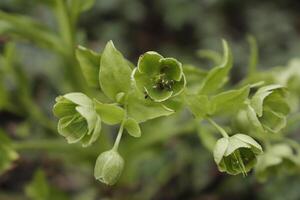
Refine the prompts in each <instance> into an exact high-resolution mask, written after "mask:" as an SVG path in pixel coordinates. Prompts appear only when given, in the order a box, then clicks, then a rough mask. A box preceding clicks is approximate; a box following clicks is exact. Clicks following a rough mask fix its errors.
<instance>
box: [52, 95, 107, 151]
mask: <svg viewBox="0 0 300 200" xmlns="http://www.w3.org/2000/svg"><path fill="white" fill-rule="evenodd" d="M53 112H54V115H55V116H56V117H58V118H59V122H58V132H59V134H61V135H62V136H64V137H65V138H66V139H67V141H68V142H69V143H76V142H79V141H80V142H81V144H82V146H83V147H86V146H89V145H91V144H92V143H93V142H95V141H96V139H97V138H98V136H99V134H100V130H101V119H100V116H99V115H98V114H97V113H96V111H95V109H94V105H93V101H92V100H91V99H90V98H89V97H87V96H86V95H84V94H82V93H69V94H66V95H64V96H59V97H57V98H56V104H55V105H54V107H53Z"/></svg>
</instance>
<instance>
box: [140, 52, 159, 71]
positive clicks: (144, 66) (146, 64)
mask: <svg viewBox="0 0 300 200" xmlns="http://www.w3.org/2000/svg"><path fill="white" fill-rule="evenodd" d="M161 58H163V57H162V56H161V55H160V54H158V53H156V52H154V51H148V52H146V53H144V54H143V55H142V56H140V57H139V60H138V70H139V72H141V73H145V74H147V75H149V76H152V75H155V74H158V73H159V66H160V62H159V61H160V59H161Z"/></svg>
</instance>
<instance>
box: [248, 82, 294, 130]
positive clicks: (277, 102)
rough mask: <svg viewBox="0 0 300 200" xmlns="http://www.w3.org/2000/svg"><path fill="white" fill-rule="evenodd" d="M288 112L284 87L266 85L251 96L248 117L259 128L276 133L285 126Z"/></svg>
mask: <svg viewBox="0 0 300 200" xmlns="http://www.w3.org/2000/svg"><path fill="white" fill-rule="evenodd" d="M289 112H290V107H289V104H288V102H287V98H286V91H285V88H284V87H282V86H281V85H268V86H265V87H262V88H260V89H259V90H258V91H257V92H256V93H255V94H254V96H253V97H252V99H251V103H250V105H249V107H248V118H249V120H250V122H251V123H252V124H253V125H254V126H256V127H257V128H259V129H260V130H264V131H267V132H271V133H277V132H279V131H280V130H281V129H283V128H284V127H285V126H286V116H287V115H288V114H289Z"/></svg>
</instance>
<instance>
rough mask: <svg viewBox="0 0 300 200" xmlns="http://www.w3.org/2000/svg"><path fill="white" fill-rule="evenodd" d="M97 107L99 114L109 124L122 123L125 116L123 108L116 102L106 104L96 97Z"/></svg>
mask: <svg viewBox="0 0 300 200" xmlns="http://www.w3.org/2000/svg"><path fill="white" fill-rule="evenodd" d="M94 104H95V109H96V112H97V113H98V115H100V117H101V119H102V121H103V122H104V123H106V124H109V125H114V124H118V123H120V122H121V121H122V120H123V119H124V116H125V111H124V109H123V108H121V107H119V106H117V105H116V104H104V103H101V102H100V101H98V100H96V99H94Z"/></svg>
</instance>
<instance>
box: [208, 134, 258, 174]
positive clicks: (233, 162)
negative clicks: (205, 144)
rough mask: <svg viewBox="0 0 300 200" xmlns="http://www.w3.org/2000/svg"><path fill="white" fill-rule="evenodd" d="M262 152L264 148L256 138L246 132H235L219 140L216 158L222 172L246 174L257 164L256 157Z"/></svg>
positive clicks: (216, 147) (215, 150)
mask: <svg viewBox="0 0 300 200" xmlns="http://www.w3.org/2000/svg"><path fill="white" fill-rule="evenodd" d="M260 153H262V148H261V146H260V145H259V144H258V143H257V142H256V141H255V140H254V139H252V138H251V137H249V136H247V135H244V134H235V135H233V136H231V137H224V138H221V139H219V140H218V141H217V143H216V145H215V148H214V160H215V162H216V164H217V165H218V168H219V170H220V171H221V172H227V173H228V174H231V175H237V174H240V173H243V174H244V175H245V174H246V173H247V172H249V171H250V170H251V169H252V168H253V167H254V166H255V164H256V160H257V159H256V157H257V155H258V154H260Z"/></svg>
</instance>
